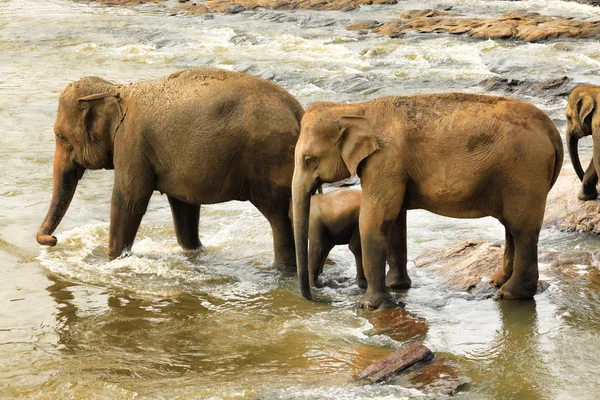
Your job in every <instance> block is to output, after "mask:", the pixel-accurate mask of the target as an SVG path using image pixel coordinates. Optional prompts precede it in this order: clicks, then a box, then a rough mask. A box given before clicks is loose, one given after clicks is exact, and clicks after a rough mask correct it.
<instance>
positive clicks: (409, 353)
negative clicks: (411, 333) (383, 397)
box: [357, 341, 433, 383]
mask: <svg viewBox="0 0 600 400" xmlns="http://www.w3.org/2000/svg"><path fill="white" fill-rule="evenodd" d="M432 358H433V353H432V352H431V350H429V349H428V348H427V347H425V346H423V344H422V343H421V342H417V341H414V342H409V343H407V344H405V345H404V346H402V347H401V348H400V349H399V350H396V351H395V352H393V353H392V354H390V355H389V356H387V357H385V358H384V359H382V360H379V361H377V362H375V363H373V364H371V365H369V366H368V367H367V368H365V369H364V370H363V371H362V372H360V373H359V374H358V375H357V379H358V380H361V381H366V382H367V383H376V382H381V381H385V380H387V379H389V378H391V377H393V376H395V375H396V374H398V373H400V372H402V371H404V370H405V369H407V368H408V367H410V366H412V365H414V364H416V363H418V362H427V361H430V360H431V359H432Z"/></svg>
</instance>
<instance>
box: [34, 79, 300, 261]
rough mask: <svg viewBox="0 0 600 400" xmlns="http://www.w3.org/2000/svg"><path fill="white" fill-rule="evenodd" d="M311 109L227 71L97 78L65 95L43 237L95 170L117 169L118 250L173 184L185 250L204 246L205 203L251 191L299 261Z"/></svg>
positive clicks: (283, 246) (288, 255) (278, 254)
mask: <svg viewBox="0 0 600 400" xmlns="http://www.w3.org/2000/svg"><path fill="white" fill-rule="evenodd" d="M303 113H304V110H303V108H302V106H301V105H300V104H299V103H298V101H296V99H295V98H294V97H293V96H292V95H290V94H289V93H288V92H286V91H285V90H284V89H282V88H281V87H279V86H277V85H275V84H273V83H271V82H268V81H266V80H263V79H260V78H257V77H254V76H250V75H246V74H242V73H237V72H229V71H223V70H210V69H206V70H195V71H182V72H177V73H174V74H172V75H169V76H166V77H163V78H160V79H156V80H151V81H145V82H140V83H134V84H129V85H119V84H113V83H110V82H107V81H105V80H103V79H100V78H96V77H88V78H83V79H81V80H80V81H78V82H76V83H73V84H71V85H69V86H68V87H67V88H66V89H65V91H64V92H63V94H62V95H61V96H60V101H59V106H58V115H57V118H56V124H55V125H54V132H55V135H56V150H55V153H54V188H53V192H52V202H51V204H50V208H49V210H48V214H47V215H46V218H45V220H44V222H43V223H42V225H41V227H40V229H39V231H38V232H37V241H38V242H39V243H40V244H43V245H49V246H54V245H55V244H56V238H55V237H53V236H51V235H52V233H53V232H54V230H55V229H56V227H57V226H58V224H59V223H60V221H61V219H62V217H63V216H64V214H65V212H66V211H67V208H68V207H69V204H70V202H71V199H72V198H73V195H74V193H75V189H76V187H77V182H78V180H79V179H81V177H82V175H83V173H84V171H85V170H86V169H100V168H104V169H114V170H115V176H114V180H115V182H114V188H113V193H112V200H111V211H110V231H109V244H108V257H109V259H114V258H116V257H118V256H120V255H121V253H122V252H123V251H124V250H127V249H129V248H130V247H131V246H132V244H133V241H134V238H135V235H136V232H137V230H138V227H139V224H140V221H141V219H142V216H143V215H144V213H145V212H146V208H147V205H148V202H149V200H150V196H151V195H152V192H153V191H155V190H158V191H159V192H161V193H166V194H167V196H168V200H169V203H170V206H171V211H172V214H173V220H174V223H175V232H176V234H177V240H178V242H179V244H180V245H181V246H182V247H183V248H185V249H195V248H198V247H200V246H201V243H200V240H199V237H198V223H199V216H200V205H201V204H212V203H219V202H225V201H229V200H242V201H244V200H249V201H250V202H252V204H254V205H255V206H256V207H257V208H258V210H259V211H260V212H261V213H262V214H263V215H264V216H265V217H266V218H267V219H268V221H269V223H270V225H271V228H272V231H273V242H274V248H275V265H277V266H281V267H288V268H292V269H293V268H294V267H295V265H296V262H295V252H294V238H293V231H292V225H291V221H290V220H289V217H288V209H289V204H290V198H291V181H292V174H293V168H294V161H293V160H294V147H295V144H296V141H297V140H298V135H299V132H300V120H301V118H302V115H303Z"/></svg>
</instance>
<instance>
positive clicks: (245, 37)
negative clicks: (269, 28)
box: [229, 33, 260, 72]
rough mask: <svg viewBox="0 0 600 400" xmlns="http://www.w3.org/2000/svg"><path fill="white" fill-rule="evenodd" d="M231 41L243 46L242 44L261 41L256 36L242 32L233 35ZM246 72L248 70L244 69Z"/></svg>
mask: <svg viewBox="0 0 600 400" xmlns="http://www.w3.org/2000/svg"><path fill="white" fill-rule="evenodd" d="M229 42H230V43H233V44H235V45H236V46H242V45H256V44H258V43H259V42H260V41H259V40H258V39H257V38H256V36H252V35H249V34H247V33H241V34H239V35H235V36H232V37H231V38H230V39H229ZM244 72H246V71H244Z"/></svg>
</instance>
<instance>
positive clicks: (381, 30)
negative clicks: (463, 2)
mask: <svg viewBox="0 0 600 400" xmlns="http://www.w3.org/2000/svg"><path fill="white" fill-rule="evenodd" d="M346 28H347V29H352V30H358V31H359V32H362V33H367V32H373V33H376V34H380V35H385V36H390V37H398V36H399V35H401V34H402V33H403V32H406V31H413V32H419V33H450V34H454V35H460V34H464V35H469V36H471V37H475V38H479V39H512V40H521V41H526V42H540V41H544V40H548V39H559V38H582V39H583V38H594V37H598V36H599V35H600V21H583V20H576V19H571V18H561V17H552V16H546V15H541V14H539V13H532V12H512V13H508V14H505V15H503V16H500V17H493V18H468V17H463V16H461V15H459V14H455V13H446V12H443V11H437V10H412V11H408V12H405V13H403V14H402V15H401V18H400V19H398V20H394V21H389V22H386V23H384V24H379V23H378V22H377V21H366V22H364V23H359V24H353V25H349V26H347V27H346Z"/></svg>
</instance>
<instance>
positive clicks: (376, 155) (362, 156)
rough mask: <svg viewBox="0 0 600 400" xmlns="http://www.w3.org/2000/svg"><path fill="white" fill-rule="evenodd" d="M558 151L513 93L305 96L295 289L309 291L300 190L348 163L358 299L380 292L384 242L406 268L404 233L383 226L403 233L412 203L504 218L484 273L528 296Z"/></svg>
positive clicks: (369, 302)
mask: <svg viewBox="0 0 600 400" xmlns="http://www.w3.org/2000/svg"><path fill="white" fill-rule="evenodd" d="M562 159H563V149H562V142H561V140H560V135H559V133H558V131H557V129H556V127H555V126H554V124H553V123H552V121H551V120H550V119H549V118H548V117H547V116H546V115H545V114H544V113H543V112H542V111H540V110H539V109H537V108H536V107H534V106H533V105H531V104H529V103H525V102H522V101H518V100H512V99H506V98H501V97H491V96H481V95H473V94H463V93H448V94H436V95H418V96H404V97H386V98H381V99H377V100H373V101H370V102H368V103H361V104H350V105H341V104H340V105H338V104H332V103H317V104H315V105H313V106H311V107H310V109H309V110H307V112H306V114H305V116H304V118H303V120H302V131H301V134H300V138H299V141H298V144H297V146H296V167H295V168H296V169H295V171H294V181H293V185H292V192H293V199H294V201H293V202H294V216H295V219H294V229H295V234H296V253H297V257H298V272H299V276H300V279H301V289H302V291H303V294H304V295H305V296H306V297H310V292H309V289H308V288H309V287H308V285H307V284H306V279H305V275H306V273H305V272H304V271H305V264H304V260H305V258H304V254H305V250H304V245H305V243H306V242H305V240H304V238H305V233H304V229H305V228H306V227H305V224H304V222H303V218H304V217H303V216H304V215H305V214H304V213H305V211H306V208H307V207H306V204H305V199H306V192H307V191H308V190H311V189H312V188H314V186H315V185H316V184H320V183H322V182H334V181H338V180H341V179H345V178H347V177H348V176H350V175H351V174H353V173H358V175H359V176H360V178H361V183H362V188H363V198H362V203H361V213H360V234H361V243H362V249H363V267H364V270H365V274H366V278H367V281H368V282H369V288H368V291H367V293H366V294H365V296H364V297H363V304H365V305H366V306H377V305H378V304H380V303H381V302H382V301H384V300H385V299H387V298H389V297H390V295H389V293H388V292H387V289H386V287H385V258H386V249H387V246H388V241H389V245H390V248H389V251H390V252H391V254H390V255H389V256H390V257H392V258H395V259H396V260H397V261H398V263H400V267H399V269H398V270H400V271H405V268H406V239H405V235H404V237H402V235H399V238H398V240H395V239H393V238H392V237H391V236H393V235H391V232H393V230H392V227H394V228H395V229H397V231H398V232H406V210H407V209H415V208H422V209H426V210H429V211H432V212H434V213H437V214H441V215H445V216H450V217H458V218H478V217H484V216H492V217H495V218H497V219H498V220H499V221H500V222H502V223H503V224H504V225H505V227H506V237H507V245H506V252H505V259H504V264H503V268H502V269H501V270H500V271H499V273H498V274H497V275H496V276H495V277H494V282H495V283H496V284H498V285H499V286H501V292H502V293H503V295H504V296H505V297H507V298H531V297H532V296H533V295H534V293H535V291H536V285H537V278H538V271H537V239H538V234H539V231H540V229H541V224H542V219H543V215H544V207H545V202H546V196H547V194H548V191H549V190H550V188H551V187H552V185H553V184H554V182H555V181H556V179H557V177H558V173H559V171H560V168H561V165H562ZM306 216H307V215H306ZM513 264H514V268H513ZM388 280H389V277H388ZM307 289H308V291H307Z"/></svg>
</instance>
